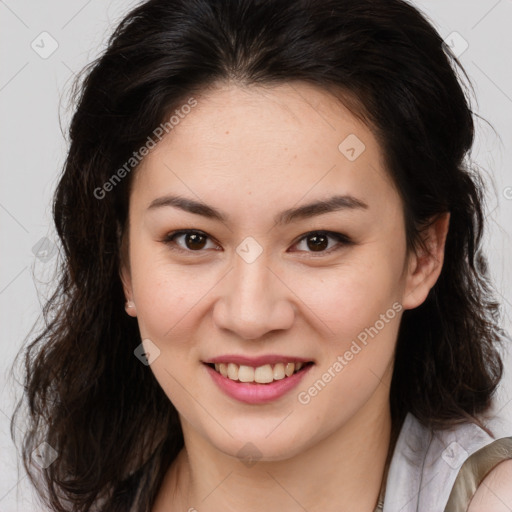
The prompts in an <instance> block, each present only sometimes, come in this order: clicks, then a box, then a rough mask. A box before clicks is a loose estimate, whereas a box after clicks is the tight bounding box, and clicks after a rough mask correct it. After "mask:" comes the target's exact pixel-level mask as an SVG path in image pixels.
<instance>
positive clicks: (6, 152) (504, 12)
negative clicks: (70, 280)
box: [0, 0, 512, 512]
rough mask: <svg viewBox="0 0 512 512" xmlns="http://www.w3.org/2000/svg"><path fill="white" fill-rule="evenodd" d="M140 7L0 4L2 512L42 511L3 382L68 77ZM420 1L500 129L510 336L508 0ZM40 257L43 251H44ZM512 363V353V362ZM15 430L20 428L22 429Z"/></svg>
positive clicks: (76, 2)
mask: <svg viewBox="0 0 512 512" xmlns="http://www.w3.org/2000/svg"><path fill="white" fill-rule="evenodd" d="M137 3H139V2H137V1H133V0H131V1H122V0H89V1H85V0H67V1H64V0H51V1H49V0H47V1H45V2H42V1H37V0H5V1H4V0H0V55H1V62H2V65H1V66H0V109H1V110H0V114H1V118H2V123H1V125H0V134H1V138H0V144H1V151H0V162H1V165H0V168H1V174H0V176H1V185H0V237H1V242H0V243H1V249H2V253H1V260H0V261H1V264H0V319H1V320H0V325H1V337H0V346H1V348H2V356H1V357H0V512H14V511H26V512H33V511H34V510H35V509H36V507H35V506H34V505H32V502H31V489H30V487H29V486H28V484H27V478H26V477H25V476H24V473H23V472H21V473H20V475H18V462H17V458H16V453H15V450H14V448H13V446H12V443H11V439H10V435H9V417H10V415H11V413H12V409H13V405H14V397H15V393H19V388H17V387H16V386H15V384H14V383H13V382H12V381H11V380H9V379H8V371H9V369H10V366H11V364H12V361H13V358H14V356H15V354H16V353H17V351H18V350H19V348H20V346H21V344H22V342H23V340H24V338H25V336H26V335H27V333H28V331H29V329H30V328H31V327H32V325H33V323H34V321H35V320H36V319H37V317H38V315H39V313H40V311H41V301H42V298H43V296H41V297H39V298H38V295H37V293H36V283H35V282H34V279H33V273H35V275H36V276H37V278H38V280H40V281H42V282H44V281H45V280H46V281H50V282H51V276H52V269H53V264H54V263H55V256H53V257H52V254H51V251H50V253H49V254H48V257H50V259H49V261H47V262H45V261H44V258H42V259H41V257H40V258H36V257H35V255H34V246H36V244H37V243H38V242H39V241H40V240H41V239H42V238H43V237H47V238H49V239H50V240H53V241H56V240H57V239H56V236H55V232H54V230H53V226H52V222H51V216H50V212H51V209H50V204H51V198H52V193H53V190H54V188H55V185H56V183H57V176H58V174H59V172H60V169H61V167H62V164H63V162H64V158H65V152H66V141H65V139H64V137H63V134H62V132H61V127H60V125H59V115H60V116H61V121H62V128H63V130H64V132H65V130H66V129H67V126H68V122H69V119H70V113H69V112H67V111H66V110H65V107H66V105H67V98H68V96H67V94H68V92H69V86H70V83H71V79H72V78H73V75H74V74H75V73H76V72H78V71H79V70H80V69H81V68H82V67H83V66H84V65H85V64H86V63H88V62H90V61H91V60H92V59H93V58H95V57H96V56H97V55H98V53H99V52H100V51H101V50H102V49H103V48H104V45H105V43H106V39H107V36H108V35H109V34H110V33H111V31H112V29H113V27H114V26H115V25H116V24H117V22H118V21H120V19H121V17H122V16H123V15H124V14H125V13H126V12H127V11H128V10H130V9H131V7H133V6H134V5H136V4H137ZM413 3H414V5H416V6H417V7H419V8H420V9H421V10H423V12H425V13H426V14H427V15H428V16H429V17H430V19H431V20H432V21H433V22H434V25H435V26H436V28H437V29H438V31H439V32H440V34H441V35H442V37H443V38H446V37H448V36H449V35H450V34H452V33H453V32H457V34H455V35H452V36H451V37H450V38H449V39H450V41H453V42H454V44H455V50H456V51H462V50H463V49H464V48H465V45H466V43H465V42H464V41H466V42H467V49H465V51H464V52H463V53H462V54H461V56H460V60H461V62H462V64H463V65H464V66H465V68H466V70H467V72H468V74H469V76H470V78H471V80H472V82H473V84H474V85H475V90H476V95H477V100H478V104H476V103H474V109H475V110H476V112H477V113H478V114H480V115H481V116H482V117H484V118H485V119H487V120H488V121H489V122H490V123H491V124H492V125H493V126H494V128H495V129H496V132H497V135H496V134H495V133H494V132H493V130H492V129H491V128H490V127H489V126H488V125H487V124H486V123H484V122H481V121H478V122H477V143H476V145H475V149H474V152H473V156H474V158H475V159H476V161H477V162H478V163H479V165H481V166H482V167H483V168H484V172H485V174H486V176H487V181H488V184H489V194H488V217H487V220H488V233H487V236H486V245H485V248H486V252H487V254H488V256H489V258H490V264H491V271H492V275H493V277H494V279H495V282H496V284H497V288H498V291H499V294H500V300H502V302H503V304H504V315H505V316H504V320H503V321H504V326H505V328H506V330H507V331H508V332H510V331H511V312H512V271H511V268H510V267H511V263H512V261H511V260H512V258H511V253H512V242H511V234H512V227H511V220H512V173H511V171H510V168H511V164H512V59H511V51H512V31H511V23H512V0H499V1H496V0H472V1H466V0H430V1H428V0H421V1H415V2H413ZM42 32H48V33H49V34H50V35H51V38H53V39H54V40H55V41H56V42H57V44H58V48H57V49H56V51H55V52H54V53H53V54H51V55H50V56H47V55H45V54H44V52H49V51H50V50H51V44H52V40H51V39H50V38H49V37H48V36H45V35H43V36H41V35H40V34H41V33H42ZM41 39H43V42H42V41H41ZM33 42H34V43H33ZM32 44H33V45H34V46H35V48H36V49H37V52H39V53H37V52H36V50H35V49H33V48H32V47H31V45H32ZM53 44H55V43H53ZM36 45H38V46H36ZM43 45H44V47H43ZM41 53H42V54H43V56H44V57H47V58H42V57H41V55H40V54H41ZM35 252H37V249H36V250H35ZM38 254H39V256H41V255H42V253H41V251H39V253H38ZM39 289H40V290H41V291H42V292H44V291H45V289H47V288H44V287H41V285H39ZM511 362H512V360H511V357H510V355H509V356H508V358H507V360H506V364H507V366H510V363H511ZM511 379H512V376H511V373H510V372H508V371H507V373H506V376H505V380H504V382H503V384H502V386H501V388H500V393H499V401H498V409H501V414H502V415H504V416H505V418H507V421H511V422H512V401H510V399H511V397H512V382H511ZM17 428H19V429H23V424H19V425H18V427H17ZM509 432H510V430H509ZM509 435H510V433H509ZM19 477H21V478H20V480H19Z"/></svg>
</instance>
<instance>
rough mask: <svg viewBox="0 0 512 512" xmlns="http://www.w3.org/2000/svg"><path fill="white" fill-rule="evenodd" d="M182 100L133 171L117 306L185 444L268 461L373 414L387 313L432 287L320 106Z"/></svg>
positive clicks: (370, 168)
mask: <svg viewBox="0 0 512 512" xmlns="http://www.w3.org/2000/svg"><path fill="white" fill-rule="evenodd" d="M196 101H197V104H196V105H195V106H194V107H193V108H191V109H190V111H189V109H183V110H182V112H185V111H187V112H189V113H188V114H186V115H183V114H182V117H181V118H180V120H179V123H178V124H176V125H175V126H174V128H173V129H172V131H170V133H169V134H168V135H166V137H165V138H163V139H162V141H161V142H160V143H159V144H158V145H157V146H156V147H155V148H154V149H153V150H152V151H151V153H150V154H149V155H148V156H147V157H146V158H145V160H144V161H143V163H142V164H141V166H140V167H139V169H137V171H136V174H135V175H134V181H133V183H132V190H131V196H130V208H129V244H128V262H127V264H126V265H125V266H123V268H122V278H123V283H124V286H125V293H126V296H127V298H128V299H130V300H133V302H134V307H132V308H130V309H127V311H128V313H129V314H131V315H133V316H137V318H138V322H139V327H140V333H141V338H142V339H143V340H145V341H144V347H145V348H146V349H148V352H149V361H150V366H149V368H148V371H153V373H154V375H155V377H156V378H157V380H158V382H159V383H160V385H161V387H162V388H163V390H164V391H165V393H166V394H167V396H168V397H169V399H170V400H171V401H172V403H173V404H174V406H175V407H176V409H177V410H178V412H179V414H180V417H181V420H182V425H183V428H184V432H185V436H186V437H187V436H188V435H189V434H190V435H191V433H195V434H199V435H200V436H201V437H202V438H203V439H204V440H206V441H207V442H208V443H210V444H211V445H212V446H214V447H215V448H217V449H219V450H221V451H222V452H224V453H227V454H231V455H236V454H237V453H238V454H239V453H242V452H241V451H240V450H243V449H244V447H248V446H251V447H252V449H254V450H255V452H257V453H258V456H259V457H262V458H265V459H269V460H272V459H285V458H288V457H291V456H293V455H294V454H297V453H299V452H301V451H303V450H305V449H306V448H308V447H310V446H312V445H314V444H315V443H318V442H319V441H321V440H323V439H325V438H327V436H329V435H331V434H332V433H334V432H335V431H338V430H339V429H340V428H343V427H345V426H347V425H349V424H351V423H352V424H357V419H359V420H361V418H366V419H368V418H371V417H372V415H373V416H375V414H379V413H380V412H381V411H382V410H384V409H385V408H386V402H387V400H388V394H389V387H388V385H389V382H390V377H391V365H392V361H393V350H394V346H395V341H396V337H397V332H398V326H399V320H400V317H401V314H402V310H403V309H409V308H412V307H416V306H417V305H418V304H420V303H421V302H422V301H423V300H424V298H425V296H426V293H427V292H428V289H429V288H430V286H431V285H432V284H433V282H432V281H429V280H428V279H427V280H426V281H425V279H424V276H423V277H422V275H420V272H419V271H418V270H417V268H419V267H417V266H416V263H418V261H419V260H418V261H417V260H416V259H414V258H415V257H408V255H407V251H406V239H405V229H404V218H403V211H402V203H401V200H400V197H399V195H398V193H397V191H396V190H395V188H394V186H393V184H392V182H391V180H390V179H389V177H388V175H387V174H386V171H385V169H384V167H383V156H382V153H381V149H380V147H379V146H378V144H377V142H376V139H375V138H374V136H373V135H372V133H371V132H370V131H369V129H368V128H367V127H366V126H365V125H364V124H362V123H361V122H360V121H358V120H357V119H356V118H355V117H354V116H353V115H352V114H351V113H350V112H349V111H348V110H347V109H346V108H344V107H343V106H341V105H340V103H339V102H338V101H337V100H336V99H335V98H333V97H332V96H330V95H329V94H328V93H326V92H324V91H322V90H320V89H317V88H315V87H313V86H310V85H306V84H302V83H293V84H286V85H280V86H276V87H273V88H267V89H263V88H257V87H254V88H251V89H241V88H238V87H235V86H227V85H226V86H222V87H218V88H217V89H215V90H211V91H210V92H209V93H208V94H206V93H205V94H204V95H201V96H200V97H196ZM173 197H174V198H176V197H179V198H181V199H182V200H187V201H188V202H187V203H185V201H183V203H181V205H182V206H181V207H179V205H178V202H177V201H176V200H173V199H172V198H173ZM195 203H200V204H201V205H203V206H202V207H201V208H200V209H199V208H197V207H195V206H194V205H195ZM186 204H188V205H189V206H190V208H189V207H185V206H186ZM192 206H194V208H192ZM193 210H195V211H193ZM213 212H215V215H214V214H213ZM179 230H194V231H195V232H196V233H191V234H188V235H187V234H177V235H176V236H174V238H172V239H171V236H172V233H173V232H175V231H179ZM197 232H199V233H197ZM325 232H330V233H325ZM336 234H339V235H340V237H341V238H337V235H336ZM166 239H167V241H166ZM411 258H412V259H411ZM415 269H416V271H415ZM432 279H433V278H432ZM422 283H423V284H422ZM148 340H150V341H148ZM212 362H217V363H218V364H220V363H224V364H225V365H226V366H224V364H223V365H220V366H217V370H215V369H214V368H212V367H211V366H209V365H208V364H207V363H212ZM294 362H297V363H299V362H302V363H303V364H304V366H302V368H300V365H294V364H293V363H294ZM229 363H230V364H229ZM141 364H142V363H141ZM228 364H229V366H228ZM254 368H255V370H254ZM297 369H298V371H296V370H297ZM226 371H227V372H229V373H228V376H227V377H226V376H225V373H226ZM291 371H296V373H294V374H293V375H292V376H288V373H290V372H291ZM287 372H288V373H287ZM223 374H224V375H223ZM288 379H289V380H288ZM241 380H242V381H245V382H240V381H241ZM254 380H256V381H259V383H258V382H256V383H255V382H254ZM251 381H252V382H251ZM247 443H252V444H250V445H249V444H247Z"/></svg>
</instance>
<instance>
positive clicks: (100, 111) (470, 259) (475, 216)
mask: <svg viewBox="0 0 512 512" xmlns="http://www.w3.org/2000/svg"><path fill="white" fill-rule="evenodd" d="M459 71H462V72H463V74H464V76H465V78H466V79H468V77H467V75H466V73H465V72H464V70H463V68H462V66H461V64H460V62H459V61H458V60H457V58H455V56H454V55H453V54H452V53H451V52H450V50H449V49H448V48H447V47H446V46H445V45H444V44H443V40H442V38H441V37H440V35H439V34H438V32H437V31H436V30H435V29H434V28H433V26H432V24H431V22H430V21H429V20H428V18H426V17H425V16H424V15H423V14H421V13H420V12H419V11H418V10H417V9H415V8H414V7H413V6H411V5H410V4H408V3H406V2H405V1H403V0H288V1H284V0H223V1H217V0H150V1H147V2H144V3H142V4H140V5H139V6H137V7H136V8H135V9H134V10H132V11H131V12H130V13H129V14H128V15H127V16H126V17H125V18H124V19H123V20H122V21H121V22H120V24H119V25H118V26H117V28H116V29H115V31H114V32H113V34H112V36H111V37H110V39H109V41H108V46H107V47H106V49H105V50H104V51H103V53H102V54H101V56H100V57H99V58H97V59H96V60H95V61H94V62H92V63H90V64H89V65H88V66H87V67H86V68H85V69H84V70H83V72H82V74H81V75H80V76H79V78H78V80H77V81H76V82H75V84H74V88H73V89H72V92H73V94H75V96H76V105H75V112H74V116H73V118H72V121H71V126H70V131H69V135H70V141H69V152H68V155H67V159H66V161H65V164H64V168H63V172H62V175H61V176H60V181H59V183H58V186H57V189H56V193H55V197H54V202H53V218H54V221H55V226H56V229H57V233H58V235H59V238H60V242H61V244H62V253H61V256H60V257H59V262H58V285H57V286H56V288H55V290H54V291H53V292H52V294H51V297H50V298H49V299H48V301H47V303H46V304H45V307H44V310H43V317H44V328H42V329H41V331H40V332H39V334H38V335H37V336H35V335H34V336H32V334H30V335H29V337H28V338H29V339H28V340H27V343H26V346H24V347H23V349H22V351H20V353H19V355H18V357H20V356H21V355H23V363H24V364H23V375H24V395H23V397H22V398H21V400H20V401H19V402H18V404H17V408H16V411H15V415H14V416H13V420H12V424H11V432H12V436H13V438H16V434H15V421H16V418H17V417H18V416H19V414H20V412H21V410H25V409H26V411H27V419H26V420H25V424H26V425H27V430H26V434H25V435H24V436H23V440H22V455H23V463H24V467H25V469H26V471H27V472H28V473H29V476H30V478H31V480H32V483H33V484H34V485H35V486H36V488H37V490H38V493H39V496H40V497H41V498H42V499H43V501H44V502H45V503H46V504H47V505H48V506H49V507H50V508H51V510H54V511H66V510H74V511H79V512H85V511H89V510H102V511H105V512H114V511H119V512H121V511H122V512H126V511H127V510H137V511H149V510H150V508H151V505H152V503H153V502H154V499H155V496H156V494H157V491H158V489H159V486H160V484H161V482H162V478H163V475H164V474H165V471H166V470H167V469H168V467H169V465H170V464H171V463H172V461H173V460H174V459H175V457H176V455H177V453H178V452H179V451H180V449H181V448H182V447H183V434H182V431H181V426H180V423H179V419H178V415H177V412H176V409H175V408H174V406H173V404H172V403H171V402H170V401H169V399H168V398H167V396H166V395H165V394H164V392H163V391H162V389H161V388H160V386H159V384H158V382H157V381H156V379H155V378H154V376H153V374H152V372H151V370H150V369H149V367H147V366H145V365H143V364H141V363H140V361H139V360H138V359H137V358H136V357H134V354H133V351H134V349H135V348H136V347H137V346H138V345H139V344H140V342H141V339H140V334H139V330H138V324H137V321H136V319H134V318H131V317H129V316H128V315H127V314H126V313H125V309H124V302H125V297H124V294H123V289H122V285H121V280H120V276H119V268H120V261H121V257H122V252H121V244H122V241H123V239H124V238H123V237H124V235H125V231H126V220H127V207H128V197H129V190H130V183H131V182H132V179H133V174H134V173H135V172H137V170H136V169H133V170H132V171H131V172H129V173H128V174H127V175H126V176H125V177H124V179H122V180H120V181H119V183H116V185H115V186H113V187H111V188H112V190H111V191H109V193H105V194H101V195H102V196H103V197H101V198H100V197H99V196H100V194H98V193H95V191H97V190H98V187H102V186H103V184H105V183H106V182H108V181H109V180H110V179H111V177H112V175H113V174H114V173H115V172H116V170H117V169H119V168H120V167H121V166H123V164H124V163H125V162H126V161H128V160H129V159H130V157H131V156H132V155H133V152H134V151H136V150H137V149H139V148H141V147H142V146H143V145H144V144H145V143H146V141H147V138H148V136H150V135H151V134H152V133H153V132H154V130H155V128H156V127H158V126H159V125H160V124H161V123H164V122H166V121H167V119H168V117H169V115H170V114H171V113H172V112H173V111H174V110H175V109H176V108H177V107H179V106H180V105H182V104H184V103H185V102H186V100H187V98H190V97H191V96H193V95H194V94H199V93H201V91H204V90H206V89H207V88H209V87H212V86H215V85H218V84H223V83H227V82H230V83H235V84H238V85H240V86H244V87H249V86H258V85H268V86H272V85H277V84H283V83H291V82H296V81H300V82H306V83H309V84H313V85H316V86H318V87H319V88H322V89H323V90H325V91H328V92H331V93H332V94H334V95H336V97H337V98H339V100H340V101H341V102H342V103H343V104H344V105H345V106H347V107H348V108H349V109H350V110H351V111H352V112H353V113H354V114H355V115H356V116H358V117H359V118H360V119H361V120H363V121H364V122H365V123H366V124H367V126H368V127H369V128H370V129H371V130H372V133H374V135H375V137H376V138H377V140H378V142H379V143H380V145H381V148H382V151H383V153H384V155H385V163H386V168H387V172H389V175H390V176H391V177H392V179H393V181H394V183H395V185H396V187H397V189H398V191H399V193H400V196H401V198H402V201H403V208H404V218H405V222H406V237H407V244H408V250H416V249H417V248H418V247H420V244H422V236H421V235H422V229H423V228H424V227H425V226H426V225H428V223H429V222H432V220H433V219H435V218H436V216H438V215H439V214H442V213H443V212H450V214H451V219H450V228H449V232H448V236H447V241H446V248H445V260H444V266H443V269H442V272H441V275H440V277H439V279H438V281H437V283H436V284H435V286H434V287H433V288H432V289H431V291H430V293H429V295H428V297H427V299H426V300H425V302H424V303H423V304H422V305H421V306H419V307H417V308H416V309H414V310H410V311H405V312H404V313H403V317H402V320H401V326H400V330H399V335H398V340H397V345H396V355H395V365H394V374H393V378H392V385H391V391H390V407H391V412H392V423H393V432H394V435H396V433H397V432H398V429H399V427H400V424H401V421H402V420H403V418H404V417H405V415H406V414H407V413H408V412H410V413H412V414H414V415H415V416H416V417H417V418H418V419H419V420H420V421H421V422H422V423H423V424H424V425H427V426H429V427H432V428H447V427H448V426H450V425H454V424H456V423H459V422H466V421H474V422H477V423H478V424H480V425H482V422H481V419H480V416H481V415H482V414H483V413H484V412H485V411H487V410H488V409H489V407H490V404H491V403H492V397H493V395H494V392H495V389H496V387H497V385H498V383H499V381H500V379H501V376H502V369H503V368H502V361H501V358H500V355H499V350H498V348H499V346H498V342H499V339H500V337H501V335H502V334H503V331H502V330H501V329H500V327H499V322H500V316H501V315H500V306H499V304H498V303H497V302H496V301H495V300H494V298H493V293H494V292H493V288H492V284H491V283H490V281H489V278H488V272H487V269H486V260H485V257H484V256H483V254H482V252H481V249H480V248H481V239H482V234H483V227H484V220H485V217H484V200H483V182H482V179H481V177H480V176H479V174H478V172H477V168H476V166H475V165H474V164H473V163H471V161H470V160H469V158H468V155H469V151H470V149H471V147H472V144H473V138H474V121H473V115H474V114H473V112H472V110H471V106H470V100H469V95H468V90H469V89H468V88H467V86H465V85H463V81H462V80H461V78H462V75H461V74H460V73H459ZM468 82H469V79H468ZM469 83H470V82H469ZM475 115H476V114H475ZM24 405H25V406H26V407H24ZM42 441H46V442H47V443H48V444H49V445H50V446H51V447H53V448H54V449H55V450H56V453H57V455H58V457H57V459H56V460H55V461H54V462H53V463H52V464H51V465H50V466H49V467H48V468H47V469H45V470H43V471H41V472H40V473H38V472H36V471H35V469H34V466H33V464H31V453H32V451H33V450H34V449H35V448H36V447H37V446H38V445H39V443H41V442H42Z"/></svg>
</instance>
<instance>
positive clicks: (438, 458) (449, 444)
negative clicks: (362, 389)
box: [383, 413, 512, 512]
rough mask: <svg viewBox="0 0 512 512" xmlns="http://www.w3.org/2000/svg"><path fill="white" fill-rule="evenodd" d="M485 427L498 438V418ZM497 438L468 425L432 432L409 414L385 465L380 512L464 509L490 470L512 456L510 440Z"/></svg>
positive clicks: (509, 432)
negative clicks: (382, 500)
mask: <svg viewBox="0 0 512 512" xmlns="http://www.w3.org/2000/svg"><path fill="white" fill-rule="evenodd" d="M485 425H486V427H487V428H489V429H490V430H491V432H493V434H495V435H496V433H497V430H499V420H489V421H486V422H485ZM508 429H509V430H508V435H512V430H511V429H510V427H508ZM497 438H498V439H499V441H496V439H494V438H492V437H491V436H489V435H488V434H487V433H486V432H485V431H484V430H482V429H481V428H480V427H478V426H477V425H475V424H472V423H463V424H460V425H457V426H455V427H454V428H452V429H450V430H436V431H432V430H430V429H428V428H426V427H424V426H423V425H421V423H420V422H419V421H418V420H417V419H416V417H415V416H413V415H412V414H411V413H409V414H408V415H407V416H406V418H405V420H404V423H403V425H402V428H401V430H400V434H399V437H398V439H397V442H396V445H395V449H394V452H393V457H392V459H391V464H390V466H389V472H388V477H387V482H386V491H385V499H384V507H383V512H463V511H466V510H467V506H468V505H469V501H470V500H471V497H472V496H473V494H474V492H475V491H476V488H477V487H478V485H479V484H480V482H481V481H482V480H483V478H484V477H485V475H486V474H487V473H488V472H489V471H490V469H492V468H493V467H494V466H496V465H497V464H498V463H499V462H501V461H503V460H506V459H508V458H512V437H504V436H502V437H500V436H497ZM477 452H478V453H477ZM472 455H474V456H473V457H471V456H472ZM470 457H471V458H470ZM466 461H467V463H466V464H464V463H465V462H466ZM463 464H464V466H463ZM461 467H462V470H461ZM459 472H460V476H459V478H457V475H458V474H459ZM454 484H456V485H455V488H454V491H453V493H452V488H453V487H454ZM450 493H452V496H451V497H450ZM449 500H450V504H449V506H448V507H447V505H448V503H449Z"/></svg>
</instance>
